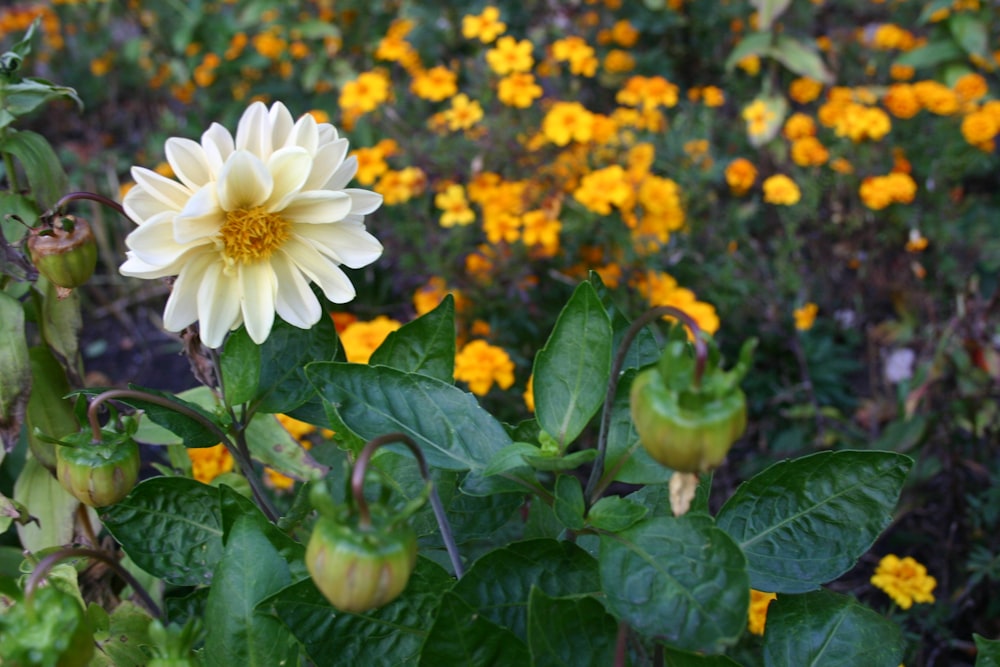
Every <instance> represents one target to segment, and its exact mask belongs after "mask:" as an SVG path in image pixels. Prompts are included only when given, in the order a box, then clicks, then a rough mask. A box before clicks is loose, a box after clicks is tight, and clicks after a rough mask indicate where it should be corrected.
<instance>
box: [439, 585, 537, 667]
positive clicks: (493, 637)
mask: <svg viewBox="0 0 1000 667" xmlns="http://www.w3.org/2000/svg"><path fill="white" fill-rule="evenodd" d="M530 662H531V656H530V655H529V653H528V648H527V647H526V646H525V645H524V643H523V642H522V641H521V640H520V639H518V638H517V637H515V636H514V635H513V634H512V633H511V632H510V630H507V629H506V628H503V627H500V626H499V625H496V624H495V623H493V622H491V621H489V620H487V619H486V618H484V617H483V616H482V615H480V614H479V613H478V612H477V611H476V610H475V609H474V608H473V607H471V606H470V605H469V604H468V603H466V602H464V601H463V600H462V599H461V598H459V597H458V596H456V595H454V594H452V593H446V594H445V596H444V597H443V598H442V600H441V606H440V607H439V608H438V614H437V618H436V619H435V620H434V625H433V626H432V627H431V631H430V634H429V635H428V636H427V640H426V642H424V646H423V650H422V651H421V653H420V663H419V664H420V665H422V666H425V667H441V666H442V665H448V666H449V667H452V666H454V667H460V666H461V667H479V666H480V665H527V664H530Z"/></svg>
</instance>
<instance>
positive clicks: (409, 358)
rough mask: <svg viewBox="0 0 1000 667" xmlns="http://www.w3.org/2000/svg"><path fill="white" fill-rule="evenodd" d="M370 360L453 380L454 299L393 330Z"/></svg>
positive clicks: (444, 380)
mask: <svg viewBox="0 0 1000 667" xmlns="http://www.w3.org/2000/svg"><path fill="white" fill-rule="evenodd" d="M369 363H370V364H371V365H372V366H375V365H378V364H382V365H384V366H392V367H393V368H396V369H399V370H401V371H406V372H407V373H421V374H423V375H429V376H430V377H433V378H437V379H438V380H441V381H442V382H447V383H449V384H450V383H452V382H453V381H454V375H455V298H454V297H453V296H452V295H451V294H448V295H446V296H445V298H444V299H443V300H442V301H441V303H440V304H438V306H437V308H435V309H434V310H432V311H430V312H429V313H426V314H424V315H422V316H421V317H419V318H417V319H415V320H413V321H412V322H408V323H406V324H404V325H403V326H401V327H400V328H399V329H397V330H396V331H393V332H391V333H390V334H389V335H388V336H387V337H386V339H385V342H384V343H382V345H380V346H379V348H378V349H377V350H375V352H373V353H372V357H371V360H370V361H369Z"/></svg>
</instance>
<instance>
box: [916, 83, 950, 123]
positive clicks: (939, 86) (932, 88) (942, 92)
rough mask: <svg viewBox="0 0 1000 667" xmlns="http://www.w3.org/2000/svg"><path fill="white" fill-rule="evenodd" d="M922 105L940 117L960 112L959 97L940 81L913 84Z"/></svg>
mask: <svg viewBox="0 0 1000 667" xmlns="http://www.w3.org/2000/svg"><path fill="white" fill-rule="evenodd" d="M913 91H914V92H915V93H916V95H917V100H918V101H919V102H920V105H921V106H922V107H923V108H924V109H927V110H928V111H930V112H931V113H933V114H937V115H938V116H950V115H952V114H954V113H957V112H958V110H959V102H958V95H957V94H956V93H955V91H954V90H952V89H951V88H949V87H948V86H946V85H944V84H943V83H940V82H938V81H930V80H928V81H918V82H916V83H915V84H913Z"/></svg>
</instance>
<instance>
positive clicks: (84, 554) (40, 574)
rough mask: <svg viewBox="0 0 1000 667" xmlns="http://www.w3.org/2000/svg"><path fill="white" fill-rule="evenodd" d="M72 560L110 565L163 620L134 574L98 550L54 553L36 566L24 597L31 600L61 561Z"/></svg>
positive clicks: (151, 610)
mask: <svg viewBox="0 0 1000 667" xmlns="http://www.w3.org/2000/svg"><path fill="white" fill-rule="evenodd" d="M70 558H93V559H95V560H99V561H101V562H102V563H105V564H106V565H108V566H109V567H110V568H111V569H112V570H114V572H115V574H117V575H118V576H119V577H121V578H122V581H124V582H125V583H126V584H128V585H129V586H131V587H132V590H133V591H135V594H136V595H137V596H139V599H140V600H141V601H142V604H143V606H144V607H146V609H147V610H149V613H150V614H152V615H153V616H155V617H156V618H158V619H160V620H162V619H163V612H162V611H161V610H160V608H159V606H157V604H156V603H155V602H154V601H153V598H152V596H150V594H149V592H148V591H146V589H145V588H143V586H142V584H140V583H139V581H138V580H137V579H136V578H135V577H134V576H132V573H131V572H129V571H128V570H126V569H125V568H124V567H122V564H121V563H119V562H118V559H117V558H114V557H112V556H111V555H110V554H108V553H105V552H104V551H97V550H96V549H85V548H82V547H70V548H66V549H60V550H59V551H56V552H54V553H50V554H49V555H48V556H46V557H45V558H43V559H42V560H40V561H39V562H38V565H36V566H35V569H34V570H32V571H31V574H30V575H29V576H28V581H27V583H26V584H25V585H24V595H25V597H26V598H30V597H31V596H32V595H34V593H35V589H36V588H38V585H39V584H40V583H41V581H42V579H44V578H45V577H46V576H47V575H48V573H49V571H50V570H52V568H53V567H55V565H56V564H58V563H59V562H60V561H64V560H67V559H70Z"/></svg>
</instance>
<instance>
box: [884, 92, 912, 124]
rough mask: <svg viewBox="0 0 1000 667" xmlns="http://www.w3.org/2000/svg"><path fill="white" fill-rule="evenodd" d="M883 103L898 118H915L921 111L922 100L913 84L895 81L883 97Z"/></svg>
mask: <svg viewBox="0 0 1000 667" xmlns="http://www.w3.org/2000/svg"><path fill="white" fill-rule="evenodd" d="M882 104H884V105H885V108H886V109H888V110H889V113H891V114H892V115H893V116H895V117H896V118H903V119H906V118H913V117H914V116H916V115H917V114H918V113H920V100H919V99H917V93H916V91H915V90H914V89H913V86H912V85H910V84H908V83H894V84H892V85H891V86H889V90H887V91H886V93H885V95H884V96H883V97H882Z"/></svg>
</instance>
